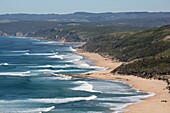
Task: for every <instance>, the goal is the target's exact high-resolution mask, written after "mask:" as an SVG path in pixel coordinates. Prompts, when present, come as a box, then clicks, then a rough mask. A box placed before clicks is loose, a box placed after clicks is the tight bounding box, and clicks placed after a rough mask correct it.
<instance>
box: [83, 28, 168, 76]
mask: <svg viewBox="0 0 170 113" xmlns="http://www.w3.org/2000/svg"><path fill="white" fill-rule="evenodd" d="M169 36H170V25H167V26H163V27H159V28H154V29H149V30H143V31H139V32H135V33H115V34H110V35H101V36H99V37H97V38H94V39H92V40H91V41H89V42H88V43H87V44H85V45H84V46H83V49H84V50H86V51H90V52H97V53H100V54H102V55H109V56H111V57H112V58H113V59H118V60H120V61H123V62H130V61H131V63H129V64H124V65H122V66H120V67H119V68H117V69H116V70H114V71H113V72H118V73H121V74H133V75H147V76H148V75H155V74H161V75H162V74H170V38H169Z"/></svg>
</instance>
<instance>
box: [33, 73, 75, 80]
mask: <svg viewBox="0 0 170 113" xmlns="http://www.w3.org/2000/svg"><path fill="white" fill-rule="evenodd" d="M52 75H54V76H49V77H39V78H35V79H36V80H71V79H72V77H71V76H65V75H62V74H52Z"/></svg>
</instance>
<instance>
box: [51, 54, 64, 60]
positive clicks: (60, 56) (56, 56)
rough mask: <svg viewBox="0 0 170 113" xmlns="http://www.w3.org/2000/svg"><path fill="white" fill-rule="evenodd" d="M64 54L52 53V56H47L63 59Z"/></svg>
mask: <svg viewBox="0 0 170 113" xmlns="http://www.w3.org/2000/svg"><path fill="white" fill-rule="evenodd" d="M63 56H64V55H56V54H55V55H53V56H48V57H49V58H58V59H63Z"/></svg>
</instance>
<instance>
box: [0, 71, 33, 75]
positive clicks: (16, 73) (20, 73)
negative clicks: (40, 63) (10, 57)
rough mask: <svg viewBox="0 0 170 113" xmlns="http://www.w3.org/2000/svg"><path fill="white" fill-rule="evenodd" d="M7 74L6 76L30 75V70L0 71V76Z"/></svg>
mask: <svg viewBox="0 0 170 113" xmlns="http://www.w3.org/2000/svg"><path fill="white" fill-rule="evenodd" d="M3 75H8V76H30V71H26V72H1V73H0V76H3Z"/></svg>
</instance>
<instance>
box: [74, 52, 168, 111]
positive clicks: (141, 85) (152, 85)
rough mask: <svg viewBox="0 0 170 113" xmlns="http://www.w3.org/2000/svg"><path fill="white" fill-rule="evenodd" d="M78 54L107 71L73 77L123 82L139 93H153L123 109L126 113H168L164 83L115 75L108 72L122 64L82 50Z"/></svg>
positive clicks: (166, 91)
mask: <svg viewBox="0 0 170 113" xmlns="http://www.w3.org/2000/svg"><path fill="white" fill-rule="evenodd" d="M78 54H80V55H82V56H84V57H86V58H87V59H91V60H94V64H95V65H97V66H102V67H106V68H107V69H106V70H103V71H97V72H90V73H84V74H79V75H74V76H89V77H94V78H98V79H104V80H120V81H125V82H127V83H129V84H131V85H132V86H133V87H135V88H136V89H139V90H140V91H144V92H153V93H155V96H152V97H148V98H146V99H144V100H142V101H140V102H138V103H134V104H131V105H129V106H127V107H126V108H125V110H126V112H127V113H170V93H168V90H167V89H166V86H167V83H166V82H164V81H160V80H154V79H144V78H140V77H136V76H133V75H131V76H129V75H118V74H116V75H115V74H112V73H110V72H111V71H112V70H113V69H115V68H117V67H118V66H120V65H121V64H122V62H114V61H112V60H110V59H109V58H103V57H102V56H100V55H99V54H96V53H89V52H83V51H82V50H78Z"/></svg>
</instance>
